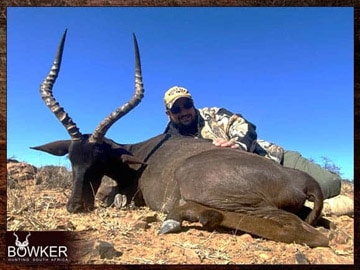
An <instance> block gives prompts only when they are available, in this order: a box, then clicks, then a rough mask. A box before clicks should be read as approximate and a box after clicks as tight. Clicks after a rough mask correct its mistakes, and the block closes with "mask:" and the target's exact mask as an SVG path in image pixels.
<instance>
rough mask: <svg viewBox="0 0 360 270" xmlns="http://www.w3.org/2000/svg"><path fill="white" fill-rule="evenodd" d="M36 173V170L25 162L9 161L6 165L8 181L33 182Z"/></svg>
mask: <svg viewBox="0 0 360 270" xmlns="http://www.w3.org/2000/svg"><path fill="white" fill-rule="evenodd" d="M36 172H37V168H36V167H35V166H33V165H30V164H27V163H25V162H18V161H14V160H10V162H9V161H8V163H7V178H8V179H15V180H17V181H24V180H33V179H35V175H36Z"/></svg>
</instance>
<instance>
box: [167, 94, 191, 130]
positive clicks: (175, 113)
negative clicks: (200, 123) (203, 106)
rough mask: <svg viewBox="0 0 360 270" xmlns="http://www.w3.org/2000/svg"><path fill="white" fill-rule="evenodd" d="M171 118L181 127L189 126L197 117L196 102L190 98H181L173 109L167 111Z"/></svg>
mask: <svg viewBox="0 0 360 270" xmlns="http://www.w3.org/2000/svg"><path fill="white" fill-rule="evenodd" d="M166 114H167V115H168V116H169V117H170V120H171V121H172V122H174V123H175V124H177V125H178V126H179V127H188V126H190V125H191V124H192V123H193V122H194V121H195V119H196V117H195V116H196V112H195V108H194V103H193V101H192V100H191V99H189V98H185V97H184V98H179V99H178V100H177V101H176V102H175V103H174V105H173V106H172V108H171V109H169V110H167V111H166Z"/></svg>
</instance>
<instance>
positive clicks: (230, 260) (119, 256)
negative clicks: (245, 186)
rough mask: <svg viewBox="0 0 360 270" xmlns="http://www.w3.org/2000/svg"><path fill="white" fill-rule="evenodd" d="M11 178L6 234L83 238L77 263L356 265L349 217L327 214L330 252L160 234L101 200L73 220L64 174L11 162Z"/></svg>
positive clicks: (196, 234) (201, 233)
mask: <svg viewBox="0 0 360 270" xmlns="http://www.w3.org/2000/svg"><path fill="white" fill-rule="evenodd" d="M7 178H8V183H7V185H8V188H7V204H8V209H7V230H8V231H57V230H61V231H81V232H82V233H83V235H84V237H83V238H85V239H86V241H85V239H83V241H82V244H83V245H84V250H85V249H86V250H87V251H86V252H85V251H84V252H82V253H81V254H82V255H81V256H79V258H78V262H79V263H92V264H102V263H106V264H353V263H354V216H353V213H351V212H350V213H349V212H346V211H344V212H343V213H342V214H341V215H334V214H332V213H331V211H330V210H329V209H327V213H326V214H327V218H328V219H329V220H330V221H332V222H333V223H334V224H335V225H336V228H335V229H333V230H330V231H329V230H326V229H324V228H318V229H319V230H321V231H322V232H323V233H324V234H326V235H328V236H329V238H330V247H326V248H309V247H307V246H303V245H298V244H285V243H278V242H274V241H269V240H264V239H260V238H257V237H254V236H251V235H249V234H241V233H239V232H235V231H226V230H217V231H206V230H203V229H202V227H201V225H200V224H197V223H186V222H185V223H184V226H185V228H184V230H183V231H182V232H180V233H178V234H168V235H158V234H157V232H158V230H159V228H160V226H161V223H162V221H163V220H164V218H165V216H164V215H163V214H161V213H159V212H155V211H152V210H150V209H149V208H147V207H144V208H140V209H139V208H138V209H124V210H119V209H116V208H115V207H108V208H103V207H100V202H99V201H97V202H96V204H97V207H96V209H95V210H94V211H93V212H91V213H84V214H70V213H68V212H67V211H66V209H65V205H66V202H67V198H68V197H69V195H70V192H71V189H70V188H71V173H69V172H68V171H67V170H66V169H65V168H63V167H53V166H50V167H43V168H36V167H34V166H31V165H29V164H26V163H21V162H16V161H14V160H12V161H11V160H9V161H8V177H7ZM341 194H342V195H343V196H346V197H347V198H349V199H351V200H353V184H352V182H347V181H344V182H343V185H342V192H341ZM351 200H350V201H351ZM325 212H326V211H325ZM81 235H82V234H81ZM85 246H86V247H85ZM104 250H105V251H104ZM80 251H81V250H80Z"/></svg>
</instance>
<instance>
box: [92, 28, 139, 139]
mask: <svg viewBox="0 0 360 270" xmlns="http://www.w3.org/2000/svg"><path fill="white" fill-rule="evenodd" d="M133 39H134V50H135V93H134V96H133V97H132V98H131V100H130V101H128V102H127V103H125V104H124V105H122V106H121V107H119V108H117V109H116V110H115V111H114V112H112V113H111V114H110V115H109V116H108V117H106V118H105V119H104V120H103V121H102V122H101V123H100V124H99V125H98V126H97V128H96V129H95V130H94V132H93V134H92V135H91V136H90V138H89V142H91V143H102V141H103V139H104V137H105V134H106V132H107V131H108V129H109V128H110V127H111V126H112V125H113V124H114V123H115V122H116V121H117V120H119V119H120V118H121V117H123V116H124V115H125V114H127V113H128V112H129V111H131V110H132V109H133V108H135V107H136V106H137V105H138V104H139V103H140V101H141V100H142V98H143V97H144V87H143V82H142V76H141V63H140V54H139V47H138V43H137V40H136V36H135V34H133Z"/></svg>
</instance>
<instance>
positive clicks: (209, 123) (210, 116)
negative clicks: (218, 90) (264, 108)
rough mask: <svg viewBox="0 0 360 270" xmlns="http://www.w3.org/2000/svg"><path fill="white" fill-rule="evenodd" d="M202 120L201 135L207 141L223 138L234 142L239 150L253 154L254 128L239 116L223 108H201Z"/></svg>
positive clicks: (254, 142) (254, 144)
mask: <svg viewBox="0 0 360 270" xmlns="http://www.w3.org/2000/svg"><path fill="white" fill-rule="evenodd" d="M199 112H200V114H201V116H202V117H203V118H204V122H205V124H204V127H203V128H202V130H201V135H202V137H204V138H207V139H215V138H223V139H226V140H234V141H235V143H236V144H238V145H239V146H240V148H241V149H243V150H245V151H248V152H253V151H254V149H255V146H256V139H257V134H256V131H255V130H256V126H255V125H254V124H252V123H250V122H249V121H247V120H246V119H245V118H244V117H242V116H241V115H240V114H234V113H232V112H230V111H228V110H226V109H223V108H216V107H212V108H207V107H206V108H203V109H200V110H199Z"/></svg>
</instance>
